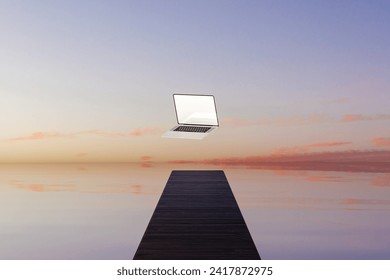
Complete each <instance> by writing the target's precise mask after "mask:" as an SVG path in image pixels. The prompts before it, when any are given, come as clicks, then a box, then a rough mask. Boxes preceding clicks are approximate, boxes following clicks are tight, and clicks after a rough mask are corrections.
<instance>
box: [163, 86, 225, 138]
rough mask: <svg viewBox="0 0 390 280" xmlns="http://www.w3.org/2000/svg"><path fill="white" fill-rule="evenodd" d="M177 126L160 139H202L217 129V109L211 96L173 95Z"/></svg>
mask: <svg viewBox="0 0 390 280" xmlns="http://www.w3.org/2000/svg"><path fill="white" fill-rule="evenodd" d="M173 103H174V105H175V111H176V118H177V123H178V125H176V126H174V127H173V128H172V129H171V130H169V131H167V132H165V133H164V134H163V135H162V137H169V138H186V139H203V138H204V137H206V136H207V135H209V134H210V132H212V131H213V130H215V129H216V128H218V126H219V124H218V117H217V109H216V106H215V99H214V96H212V95H200V94H174V95H173Z"/></svg>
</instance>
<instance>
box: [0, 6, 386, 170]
mask: <svg viewBox="0 0 390 280" xmlns="http://www.w3.org/2000/svg"><path fill="white" fill-rule="evenodd" d="M389 29H390V2H389V1H379V0H378V1H358V0H353V1H271V0H270V1H217V0H213V1H170V0H168V1H114V2H113V1H1V3H0V162H133V161H136V162H137V161H140V162H143V163H144V164H145V165H148V164H149V163H150V162H153V161H192V162H196V161H202V160H208V159H224V158H248V157H250V158H253V157H260V158H264V157H272V156H274V155H278V156H280V155H287V156H290V155H291V154H294V155H296V154H299V155H300V154H312V153H314V154H329V153H330V152H331V153H332V155H334V154H337V153H338V152H341V155H346V154H353V153H354V152H357V153H359V155H363V156H364V153H367V154H369V155H371V154H372V152H373V151H383V153H384V154H386V155H387V161H389V158H390V156H389V153H388V151H389V149H390V129H389V127H390V79H389V77H390V32H389V31H388V30H389ZM173 93H204V94H213V95H214V96H215V98H216V102H217V109H218V114H219V119H220V122H221V127H220V129H219V130H217V131H215V132H214V133H213V134H212V135H210V136H208V137H207V138H206V139H204V140H202V141H195V140H174V139H163V138H161V134H162V133H163V132H164V131H165V130H167V129H169V128H171V127H172V126H173V125H174V124H175V121H176V119H175V115H174V108H173V101H172V94H173Z"/></svg>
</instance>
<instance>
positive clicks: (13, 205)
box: [0, 158, 390, 259]
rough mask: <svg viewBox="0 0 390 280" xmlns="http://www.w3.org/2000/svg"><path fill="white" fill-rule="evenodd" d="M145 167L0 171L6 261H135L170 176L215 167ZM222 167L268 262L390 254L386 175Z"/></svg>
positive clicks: (0, 233)
mask: <svg viewBox="0 0 390 280" xmlns="http://www.w3.org/2000/svg"><path fill="white" fill-rule="evenodd" d="M144 163H145V164H144ZM144 163H143V164H140V165H138V164H134V165H133V164H82V165H80V164H73V165H72V164H56V165H19V164H18V165H17V164H13V165H12V164H9V165H0V193H1V196H0V211H1V216H0V217H1V219H0V237H1V238H0V259H131V258H132V257H133V255H134V253H135V250H136V248H137V246H138V244H139V242H140V240H141V237H142V235H143V233H144V231H145V229H146V226H147V223H148V222H149V219H150V217H151V215H152V213H153V211H154V208H155V206H156V204H157V201H158V199H159V197H160V194H161V192H162V190H163V188H164V186H165V183H166V181H167V179H168V177H169V174H170V172H171V171H172V170H173V169H216V168H215V166H212V165H211V166H210V165H191V164H189V165H184V166H180V165H169V164H153V165H152V164H151V163H150V162H149V159H147V158H145V159H144ZM145 165H147V166H145ZM145 167H147V168H145ZM178 167H184V168H178ZM217 169H218V168H217ZM219 169H224V170H225V173H226V176H227V177H228V180H229V182H230V185H231V187H232V189H233V192H234V194H235V196H236V199H237V201H238V204H239V205H240V208H241V211H242V213H243V215H244V218H245V220H246V222H247V225H248V227H249V229H250V231H251V234H252V237H253V239H254V241H255V243H256V245H257V247H258V250H259V251H260V254H261V256H262V257H263V258H264V259H389V258H390V242H389V239H388V236H390V222H389V219H388V216H389V212H390V188H387V187H388V186H390V173H389V172H373V170H372V169H370V170H369V172H357V171H356V169H355V170H354V172H348V171H342V172H341V171H334V170H332V171H323V170H303V169H299V170H294V169H286V168H283V169H276V170H275V169H274V170H265V169H264V170H263V169H260V170H259V169H248V168H243V169H241V168H237V167H234V168H232V167H226V168H219ZM380 170H383V168H381V169H380Z"/></svg>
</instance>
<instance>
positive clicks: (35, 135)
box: [8, 131, 72, 141]
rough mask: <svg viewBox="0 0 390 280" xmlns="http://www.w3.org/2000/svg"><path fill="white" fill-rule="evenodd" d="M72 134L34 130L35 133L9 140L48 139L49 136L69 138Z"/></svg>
mask: <svg viewBox="0 0 390 280" xmlns="http://www.w3.org/2000/svg"><path fill="white" fill-rule="evenodd" d="M71 136H72V134H63V133H58V132H43V131H37V132H33V133H31V134H29V135H26V136H20V137H15V138H10V139H8V140H9V141H26V140H42V139H48V138H68V137H71Z"/></svg>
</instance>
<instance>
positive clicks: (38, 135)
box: [5, 127, 161, 141]
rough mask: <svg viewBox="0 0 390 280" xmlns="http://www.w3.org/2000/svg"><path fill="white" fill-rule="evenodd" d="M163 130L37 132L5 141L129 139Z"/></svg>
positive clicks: (156, 128) (154, 128) (144, 128)
mask: <svg viewBox="0 0 390 280" xmlns="http://www.w3.org/2000/svg"><path fill="white" fill-rule="evenodd" d="M160 132H161V129H160V128H158V127H143V128H142V127H141V128H135V129H133V130H131V131H130V132H110V131H103V130H84V131H78V132H71V133H59V132H47V131H46V132H45V131H37V132H33V133H31V134H28V135H25V136H19V137H14V138H8V139H5V140H6V141H31V140H45V139H61V138H72V137H76V136H84V135H93V136H100V137H114V138H120V137H129V136H137V137H138V136H144V135H148V134H156V133H160Z"/></svg>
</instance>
